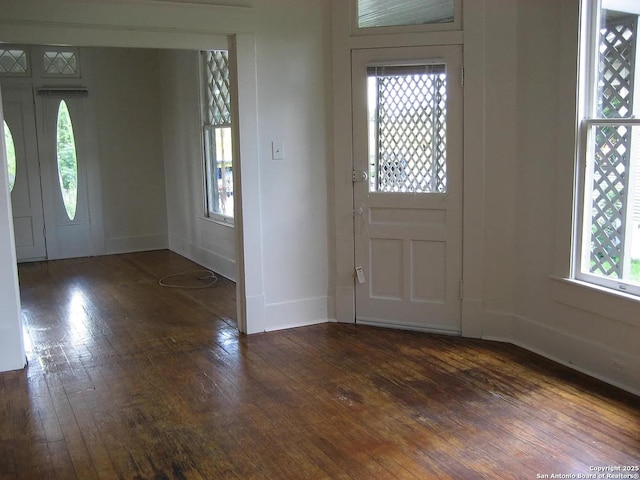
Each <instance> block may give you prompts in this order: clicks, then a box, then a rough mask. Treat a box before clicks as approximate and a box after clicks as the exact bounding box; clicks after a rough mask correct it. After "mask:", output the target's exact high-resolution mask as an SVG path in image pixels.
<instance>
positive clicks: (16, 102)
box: [2, 86, 47, 262]
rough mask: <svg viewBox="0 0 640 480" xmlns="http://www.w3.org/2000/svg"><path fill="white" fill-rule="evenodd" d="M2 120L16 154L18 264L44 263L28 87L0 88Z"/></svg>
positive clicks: (13, 200) (14, 192) (14, 197)
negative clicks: (2, 110)
mask: <svg viewBox="0 0 640 480" xmlns="http://www.w3.org/2000/svg"><path fill="white" fill-rule="evenodd" d="M2 93H3V95H2V97H3V107H4V118H5V122H6V125H7V126H8V127H9V132H10V134H9V137H10V139H11V141H12V142H13V150H12V152H14V153H15V157H14V158H15V176H13V180H14V181H13V188H12V189H11V204H12V207H13V229H14V232H15V241H16V256H17V258H18V261H19V262H25V261H33V260H44V259H46V258H47V248H46V242H45V234H44V216H43V211H42V194H41V191H40V167H39V164H38V143H37V137H36V124H35V114H34V108H33V90H32V88H31V86H25V87H17V86H3V88H2Z"/></svg>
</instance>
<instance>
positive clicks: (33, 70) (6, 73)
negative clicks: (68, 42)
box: [0, 45, 80, 78]
mask: <svg viewBox="0 0 640 480" xmlns="http://www.w3.org/2000/svg"><path fill="white" fill-rule="evenodd" d="M0 76H2V77H24V78H51V77H56V78H79V77H80V53H79V51H78V49H77V48H74V47H67V46H51V45H47V46H15V45H3V46H2V47H1V48H0Z"/></svg>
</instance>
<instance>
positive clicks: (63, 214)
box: [37, 91, 96, 260]
mask: <svg viewBox="0 0 640 480" xmlns="http://www.w3.org/2000/svg"><path fill="white" fill-rule="evenodd" d="M85 101H86V99H85V98H84V96H83V95H82V94H81V92H75V93H64V92H63V91H58V92H49V93H47V94H41V95H38V96H37V102H38V103H37V106H38V116H37V117H38V137H39V145H40V166H41V170H42V197H43V200H44V217H45V224H46V229H47V230H46V235H47V252H48V258H49V260H54V259H60V258H73V257H86V256H93V255H96V248H95V246H94V242H93V240H92V235H91V218H90V215H89V202H88V185H87V179H88V172H87V164H88V156H89V155H90V154H91V149H90V148H89V146H88V142H87V132H86V128H87V126H86V122H85V118H84V116H85V113H84V108H85ZM74 154H75V171H74V167H73V166H72V165H71V162H69V161H65V160H63V159H65V158H67V159H68V158H69V156H71V155H74Z"/></svg>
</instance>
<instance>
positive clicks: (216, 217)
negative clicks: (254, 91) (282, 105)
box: [198, 48, 236, 227]
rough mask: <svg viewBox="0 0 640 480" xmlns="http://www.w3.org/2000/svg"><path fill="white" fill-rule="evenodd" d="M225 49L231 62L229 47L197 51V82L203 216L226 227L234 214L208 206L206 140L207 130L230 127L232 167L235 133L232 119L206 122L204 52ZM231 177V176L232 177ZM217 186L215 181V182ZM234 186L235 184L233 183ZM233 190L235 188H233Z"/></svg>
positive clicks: (232, 219)
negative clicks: (211, 122)
mask: <svg viewBox="0 0 640 480" xmlns="http://www.w3.org/2000/svg"><path fill="white" fill-rule="evenodd" d="M218 50H221V51H226V52H227V57H228V61H229V62H231V60H232V59H231V55H232V52H231V49H230V48H211V49H208V50H201V51H200V52H198V72H199V83H200V118H201V120H200V123H201V142H202V173H203V175H202V189H203V190H202V192H203V198H202V202H203V205H202V206H203V217H204V219H206V220H209V221H212V222H215V223H219V224H221V225H225V226H228V227H234V225H235V220H234V215H235V212H234V215H226V214H224V213H220V212H216V211H215V210H213V209H212V208H210V195H209V187H210V179H209V176H210V167H209V152H210V150H209V149H208V145H209V142H208V140H207V136H208V134H209V132H213V135H214V136H215V132H216V130H217V129H219V128H230V129H231V143H232V145H231V147H232V149H231V151H232V161H231V162H232V168H233V167H235V165H234V164H235V162H234V160H235V158H233V157H235V152H236V149H235V148H234V144H235V143H236V140H235V135H234V121H233V120H234V119H233V118H231V122H228V123H224V124H219V125H212V124H210V123H208V111H207V95H208V94H207V80H206V79H207V73H208V72H207V71H206V68H207V67H206V65H205V64H206V54H207V52H210V51H218ZM229 76H230V78H229V83H230V85H229V89H230V94H231V64H230V65H229ZM230 114H231V116H233V108H231V109H230ZM232 171H233V170H232ZM232 175H233V173H232ZM232 178H233V177H232ZM216 186H217V183H216ZM234 187H235V185H234ZM234 191H235V188H234Z"/></svg>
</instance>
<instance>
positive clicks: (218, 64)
mask: <svg viewBox="0 0 640 480" xmlns="http://www.w3.org/2000/svg"><path fill="white" fill-rule="evenodd" d="M202 65H203V68H202V71H203V84H204V88H203V90H204V94H203V100H204V102H203V126H202V133H203V140H204V167H205V192H206V195H205V197H206V199H205V200H206V202H205V203H206V205H205V210H206V212H205V214H206V215H207V216H208V217H210V218H212V219H215V220H221V221H224V222H226V223H230V224H232V223H233V148H232V142H233V139H232V137H233V136H232V123H231V122H232V118H231V93H230V87H229V85H230V84H229V52H228V51H227V50H210V51H205V52H202Z"/></svg>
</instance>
